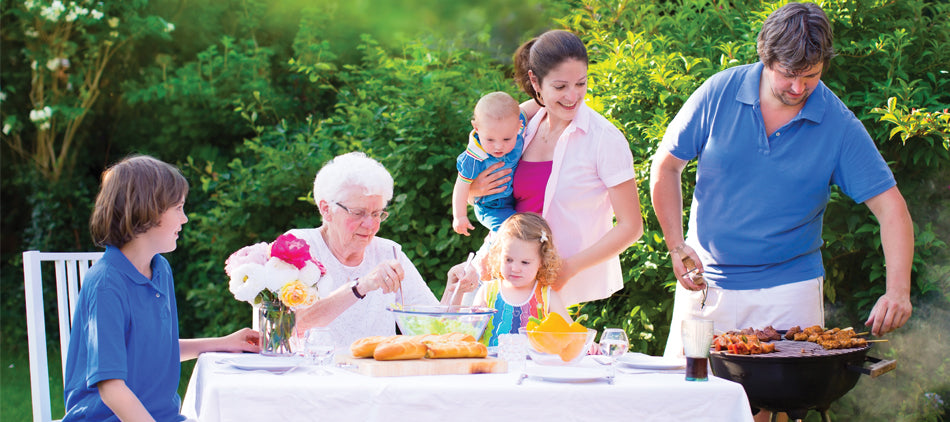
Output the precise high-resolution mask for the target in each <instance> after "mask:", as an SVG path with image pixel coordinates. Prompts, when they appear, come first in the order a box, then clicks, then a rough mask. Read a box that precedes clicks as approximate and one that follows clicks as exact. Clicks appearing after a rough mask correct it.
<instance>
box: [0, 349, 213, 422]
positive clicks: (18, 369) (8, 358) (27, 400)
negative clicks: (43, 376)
mask: <svg viewBox="0 0 950 422" xmlns="http://www.w3.org/2000/svg"><path fill="white" fill-rule="evenodd" d="M4 349H5V348H4ZM48 354H49V367H50V368H51V370H50V377H49V384H50V391H51V397H52V408H53V410H52V411H53V418H54V419H55V418H62V417H63V414H64V413H65V410H64V408H63V372H62V370H61V369H60V368H61V366H60V355H59V351H57V350H50V351H49V352H48ZM194 366H195V361H194V360H191V361H188V362H182V363H181V374H182V375H181V381H180V382H179V383H178V394H179V395H180V396H182V397H184V396H185V389H186V388H187V387H188V379H189V378H190V377H191V371H192V369H193V368H194ZM0 420H2V421H22V422H27V421H31V420H33V405H32V401H31V396H30V359H29V356H28V355H27V352H26V351H25V350H24V351H23V352H17V353H14V352H11V351H9V350H0Z"/></svg>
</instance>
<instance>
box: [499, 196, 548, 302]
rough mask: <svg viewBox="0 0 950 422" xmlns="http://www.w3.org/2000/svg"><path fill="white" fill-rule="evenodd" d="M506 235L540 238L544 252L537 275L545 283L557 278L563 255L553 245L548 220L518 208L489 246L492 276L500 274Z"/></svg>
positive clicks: (513, 237)
mask: <svg viewBox="0 0 950 422" xmlns="http://www.w3.org/2000/svg"><path fill="white" fill-rule="evenodd" d="M507 239H520V240H525V241H535V242H538V248H539V253H540V255H541V265H540V266H539V268H538V274H537V276H536V279H537V280H538V283H539V284H540V285H542V286H547V285H550V284H552V283H554V281H555V280H557V272H558V270H560V269H561V258H560V256H558V254H557V247H555V246H554V239H553V236H552V235H551V227H550V226H548V222H547V221H545V220H544V218H543V217H541V216H540V215H538V214H535V213H533V212H519V213H517V214H515V215H512V216H511V217H508V219H507V220H505V222H504V223H502V224H501V227H499V228H498V233H496V234H495V240H494V242H493V243H492V245H491V248H490V249H489V250H488V257H487V259H488V273H489V274H491V277H492V278H501V267H502V253H504V251H503V249H504V245H505V244H506V243H507V242H506V240H507Z"/></svg>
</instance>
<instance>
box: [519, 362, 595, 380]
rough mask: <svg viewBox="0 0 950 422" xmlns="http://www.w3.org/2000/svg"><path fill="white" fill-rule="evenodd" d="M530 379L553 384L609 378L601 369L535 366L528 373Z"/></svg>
mask: <svg viewBox="0 0 950 422" xmlns="http://www.w3.org/2000/svg"><path fill="white" fill-rule="evenodd" d="M526 373H527V374H528V377H529V378H535V379H539V380H542V381H551V382H592V381H597V380H600V379H604V378H606V377H607V372H606V371H605V370H603V369H601V368H586V367H581V366H541V365H539V366H534V367H531V368H528V370H527V371H526Z"/></svg>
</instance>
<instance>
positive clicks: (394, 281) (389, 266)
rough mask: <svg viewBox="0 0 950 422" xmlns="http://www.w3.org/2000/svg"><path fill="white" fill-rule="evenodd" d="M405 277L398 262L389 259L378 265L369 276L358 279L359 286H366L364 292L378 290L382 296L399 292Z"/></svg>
mask: <svg viewBox="0 0 950 422" xmlns="http://www.w3.org/2000/svg"><path fill="white" fill-rule="evenodd" d="M405 276H406V273H405V272H404V271H403V269H402V265H400V264H399V261H397V260H395V259H391V260H389V261H384V262H382V263H380V264H379V265H378V266H376V268H375V269H373V271H371V272H370V273H369V274H367V275H365V276H363V277H360V285H364V286H366V287H365V289H366V290H364V292H371V291H373V290H376V289H380V290H381V291H382V292H383V294H386V293H392V292H395V291H396V290H399V287H400V285H401V283H402V279H403V278H404V277H405ZM360 290H363V289H360Z"/></svg>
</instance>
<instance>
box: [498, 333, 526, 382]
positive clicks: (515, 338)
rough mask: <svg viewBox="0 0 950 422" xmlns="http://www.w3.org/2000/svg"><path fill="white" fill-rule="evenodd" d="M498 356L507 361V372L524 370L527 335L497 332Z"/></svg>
mask: <svg viewBox="0 0 950 422" xmlns="http://www.w3.org/2000/svg"><path fill="white" fill-rule="evenodd" d="M498 358H499V359H502V360H504V361H506V362H507V363H508V372H517V373H522V372H524V370H525V364H526V361H527V359H528V337H527V336H525V335H524V334H499V335H498Z"/></svg>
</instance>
